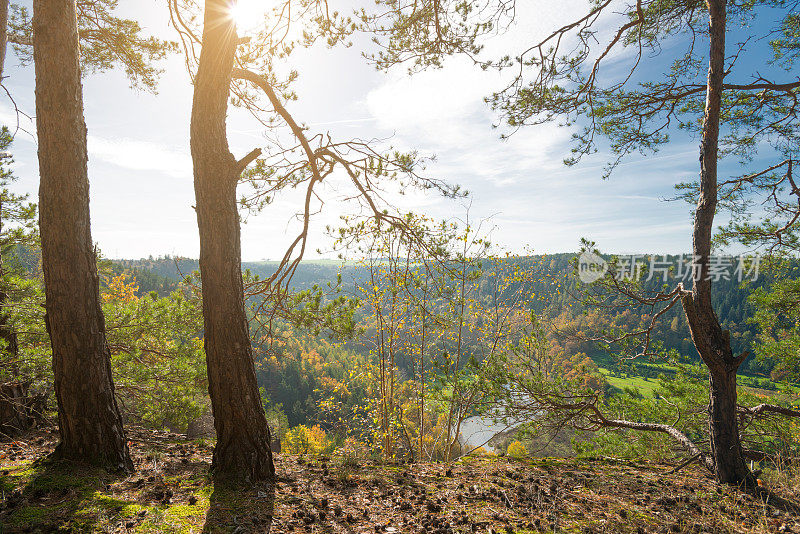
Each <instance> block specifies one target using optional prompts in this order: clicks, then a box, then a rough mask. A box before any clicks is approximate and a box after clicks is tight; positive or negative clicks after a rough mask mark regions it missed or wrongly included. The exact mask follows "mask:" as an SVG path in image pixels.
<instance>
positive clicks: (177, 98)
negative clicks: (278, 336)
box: [0, 0, 699, 261]
mask: <svg viewBox="0 0 800 534" xmlns="http://www.w3.org/2000/svg"><path fill="white" fill-rule="evenodd" d="M243 1H255V0H243ZM163 4H164V3H163V2H160V1H158V0H137V1H136V2H130V3H127V5H126V7H125V8H124V9H125V11H123V13H124V14H125V15H127V16H131V17H133V18H136V19H138V20H140V21H141V23H142V25H143V26H144V27H145V30H146V31H150V32H152V33H154V34H156V35H159V36H161V37H169V38H173V39H174V38H175V36H174V34H172V33H171V31H170V29H169V27H168V24H167V22H168V19H167V17H168V14H167V12H166V9H165V7H164V6H163ZM534 4H535V6H534ZM585 5H586V3H585V2H581V1H577V0H576V1H567V2H564V3H561V2H532V3H526V4H525V6H523V7H521V8H519V9H518V13H519V16H518V19H517V22H516V25H515V26H514V27H513V28H511V30H510V31H509V33H508V34H506V35H504V36H502V37H500V38H498V39H496V40H495V41H493V42H492V43H491V44H490V46H489V52H490V53H491V52H492V51H494V50H498V51H500V50H508V49H511V48H512V47H515V46H518V45H519V44H520V43H522V42H525V41H526V40H527V39H529V38H530V35H535V34H536V32H542V31H545V30H547V29H550V28H554V27H556V26H557V25H559V23H563V22H564V21H566V19H567V17H569V16H570V15H573V14H576V13H578V12H580V11H582V10H583V9H584V8H585ZM523 8H524V9H523ZM361 50H363V47H362V48H360V47H359V43H358V42H357V43H356V45H355V46H353V47H351V48H341V49H334V50H329V49H324V48H320V49H319V50H311V51H303V52H302V53H300V54H298V55H297V56H296V57H294V58H293V59H292V63H291V66H292V67H293V68H295V69H297V70H298V71H299V72H300V79H299V81H298V83H297V85H296V87H295V89H296V92H297V93H298V96H299V99H298V101H296V102H292V103H290V105H289V109H290V111H291V112H292V113H293V114H294V115H295V116H296V117H297V118H298V119H299V120H300V121H302V122H304V123H306V124H307V125H309V126H310V127H311V128H312V129H313V130H314V131H323V132H324V131H330V132H331V133H332V134H333V135H335V136H336V137H338V138H345V137H361V138H373V137H379V138H386V137H391V139H390V142H391V143H392V144H393V145H395V146H398V147H401V148H416V149H418V150H419V151H420V152H422V153H423V154H429V155H433V154H435V155H436V158H437V159H436V161H435V162H433V163H431V164H429V165H428V167H427V170H426V173H427V174H429V175H431V176H436V177H439V178H444V179H446V180H448V181H450V182H453V183H458V184H460V185H461V186H462V187H463V188H465V189H467V190H469V191H470V192H471V193H472V196H471V200H470V201H469V204H470V217H471V218H473V219H475V218H483V217H491V218H492V222H493V224H494V226H495V230H494V232H493V236H492V237H493V242H495V243H497V244H499V245H502V246H503V247H504V248H505V249H507V250H510V251H512V252H523V251H525V250H533V251H534V252H539V253H541V252H561V251H574V250H576V249H577V247H578V244H579V240H580V238H581V237H588V238H590V239H592V240H594V241H596V242H597V244H598V246H599V247H600V248H601V249H602V250H604V251H608V252H618V253H634V252H645V251H646V252H657V253H667V252H669V253H679V252H684V251H688V250H689V249H690V245H691V231H690V227H691V218H690V208H689V206H688V205H686V204H684V203H679V202H664V201H662V200H661V199H662V198H663V197H669V196H670V195H671V194H672V191H673V190H672V186H673V184H675V183H676V182H678V181H683V180H687V179H692V178H693V177H694V176H696V174H697V171H698V163H697V160H698V158H697V156H698V154H699V148H698V143H697V141H696V140H694V139H690V138H687V137H686V136H679V137H678V138H677V139H678V140H676V142H674V143H672V144H671V145H670V146H668V147H665V148H664V149H663V150H662V151H661V152H660V153H658V154H656V155H654V156H650V157H646V158H643V157H638V158H633V159H630V160H628V161H627V162H626V163H625V164H623V165H622V166H621V167H620V168H619V169H618V171H617V172H616V173H615V174H614V175H613V176H612V178H611V179H610V180H605V181H604V180H602V178H601V175H602V166H603V164H604V163H605V161H606V156H605V155H604V154H597V155H594V156H592V157H590V158H587V159H585V160H584V161H583V162H582V163H580V164H579V165H578V166H576V167H571V168H567V167H564V166H563V164H562V163H561V162H562V159H563V158H564V157H565V156H566V155H568V151H569V136H570V134H571V132H570V131H569V130H567V129H564V128H559V127H557V126H556V125H545V126H540V127H532V128H528V129H525V130H522V131H520V132H518V133H517V134H515V135H514V136H512V137H511V138H510V139H509V140H507V141H502V140H500V138H499V134H500V131H498V130H497V129H493V128H492V127H491V126H492V124H493V123H495V122H497V117H496V116H495V115H493V113H492V112H491V111H490V110H489V109H488V108H487V107H486V105H485V104H484V103H483V97H485V96H487V95H488V94H490V93H491V91H492V90H494V89H497V88H498V87H499V84H500V82H501V80H500V79H499V78H498V77H497V75H496V74H493V73H487V72H483V71H480V70H479V69H477V68H475V67H473V66H472V65H471V64H469V63H467V62H466V61H465V60H463V59H459V58H455V59H453V60H452V61H448V62H447V63H446V65H445V67H444V68H443V69H440V70H434V71H426V72H423V73H420V74H417V75H415V76H414V77H408V76H407V75H406V72H405V70H404V69H402V68H400V69H398V70H396V71H392V72H389V73H383V72H376V71H375V70H374V69H373V68H372V67H371V66H370V65H368V64H367V63H366V62H365V61H364V60H363V59H362V57H361V55H360V52H361ZM163 68H164V69H165V73H164V75H163V77H162V80H161V84H160V89H159V94H158V95H151V94H147V93H142V92H137V91H134V90H131V89H130V88H129V84H128V81H127V80H126V79H125V77H124V75H123V74H122V73H121V72H108V73H104V74H99V75H93V76H89V77H87V78H86V79H85V81H84V103H85V110H86V111H85V114H86V122H87V126H88V132H89V175H90V182H91V212H92V233H93V237H94V239H95V241H97V242H98V244H99V246H100V249H101V250H102V251H103V253H104V254H105V255H106V256H108V257H111V258H139V257H146V256H148V255H153V256H157V255H163V254H171V255H182V256H190V257H197V256H198V250H199V244H198V237H197V227H196V219H195V214H194V211H193V209H192V204H193V188H192V167H191V159H190V157H189V141H188V130H189V114H190V109H191V99H192V93H191V91H192V88H191V85H190V84H189V80H188V76H187V75H186V72H185V66H184V63H183V60H182V58H181V57H180V56H178V55H176V56H174V57H172V58H171V59H169V60H168V61H166V62H165V63H164V64H163ZM7 74H8V76H9V79H8V80H6V86H7V87H8V88H9V90H10V91H11V92H12V94H13V95H14V97H15V99H16V101H17V103H18V105H19V106H20V108H21V109H22V110H23V111H25V112H27V113H28V114H30V115H33V110H34V93H33V67H32V66H28V67H24V68H22V67H19V65H18V61H17V59H16V58H15V57H14V56H13V55H9V58H8V59H7ZM11 109H12V108H11V106H10V104H9V103H8V102H3V103H0V119H2V120H3V122H4V123H7V124H9V123H11V122H12V121H13V120H14V117H13V113H12V111H11ZM12 125H13V124H12ZM22 126H23V127H26V128H27V129H29V130H30V131H33V130H32V127H31V125H30V123H29V122H28V121H26V120H25V119H24V118H23V120H22ZM229 132H230V139H231V147H232V149H233V151H234V153H235V154H236V155H244V154H245V153H247V152H249V151H250V150H251V149H252V148H254V147H256V146H261V145H263V144H264V139H263V137H262V135H261V130H260V129H259V127H258V125H257V124H256V123H254V121H253V120H252V119H250V118H249V117H248V116H247V115H246V114H244V113H242V112H241V111H236V110H234V111H232V112H231V114H230V116H229ZM13 152H14V155H15V159H16V168H15V170H16V173H17V175H18V176H19V177H20V180H19V182H18V183H17V185H16V188H17V189H18V190H20V191H26V192H29V193H31V195H32V196H35V195H36V191H37V186H38V176H37V160H36V145H35V140H34V138H33V136H31V135H29V134H26V133H24V132H20V133H19V134H18V135H17V138H16V141H15V144H14V147H13ZM298 198H299V197H298V196H297V194H296V193H292V192H289V193H287V194H286V195H284V196H282V197H280V198H278V200H277V202H275V203H274V204H273V205H271V206H269V207H268V208H267V209H266V210H265V211H264V212H262V213H261V214H259V215H257V216H252V217H248V218H247V221H246V224H245V225H244V226H243V232H242V255H243V259H244V260H251V261H253V260H261V259H275V258H278V257H280V256H281V255H282V253H283V251H284V249H285V247H286V245H287V244H288V243H289V242H290V240H291V236H292V235H293V230H294V229H295V228H296V222H295V221H294V219H293V214H294V213H295V211H296V209H297V206H298ZM397 203H398V204H399V205H400V207H401V208H403V209H412V210H416V211H422V212H424V213H426V214H428V215H431V216H435V217H438V218H451V217H463V215H464V213H465V206H464V202H459V201H452V200H445V199H441V198H438V197H436V196H433V195H432V194H430V193H421V192H420V193H416V194H412V195H410V196H407V197H403V198H398V199H397ZM346 209H347V207H346V205H343V204H341V203H340V202H339V201H338V199H337V198H336V197H335V196H334V197H332V198H331V199H330V200H329V201H328V202H326V204H325V206H324V210H323V212H322V213H321V214H320V215H319V216H317V217H316V218H315V220H314V222H313V225H314V226H313V228H314V230H313V238H312V242H311V247H310V248H311V249H312V250H315V249H317V248H322V249H328V248H329V244H328V241H327V239H326V237H325V235H324V232H323V229H324V227H325V225H326V224H333V225H335V224H337V222H338V217H339V215H340V214H341V213H342V212H343V211H345V210H346ZM309 257H314V254H311V255H309Z"/></svg>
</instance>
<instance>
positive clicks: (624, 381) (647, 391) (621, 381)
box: [600, 367, 659, 397]
mask: <svg viewBox="0 0 800 534" xmlns="http://www.w3.org/2000/svg"><path fill="white" fill-rule="evenodd" d="M600 372H601V373H602V374H603V377H604V378H605V379H606V382H608V383H609V384H611V385H612V386H614V387H616V388H619V389H624V388H634V389H637V390H639V393H641V394H642V395H643V396H645V397H652V396H653V391H655V389H656V388H657V387H658V386H659V383H658V379H657V378H645V377H642V376H626V377H625V378H622V377H619V376H612V375H611V372H610V371H609V370H608V369H604V368H602V367H601V368H600Z"/></svg>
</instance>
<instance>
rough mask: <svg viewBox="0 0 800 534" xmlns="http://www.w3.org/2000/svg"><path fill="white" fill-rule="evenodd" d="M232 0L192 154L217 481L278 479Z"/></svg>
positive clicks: (214, 44) (219, 16)
mask: <svg viewBox="0 0 800 534" xmlns="http://www.w3.org/2000/svg"><path fill="white" fill-rule="evenodd" d="M231 4H232V2H230V1H229V0H206V3H205V15H204V20H203V43H202V50H201V53H200V62H199V65H198V69H197V76H196V77H195V85H194V100H193V104H192V122H191V129H190V134H191V149H192V161H193V163H194V188H195V196H196V202H197V206H196V210H197V224H198V227H199V230H200V275H201V281H202V287H203V324H204V327H205V333H204V345H205V350H206V362H207V366H208V390H209V394H210V396H211V406H212V409H213V412H214V427H215V429H216V431H217V444H216V447H215V448H214V456H213V460H212V469H213V473H214V477H215V478H216V479H217V480H228V481H231V482H243V481H249V482H257V481H264V480H267V481H268V480H273V479H274V476H275V468H274V465H273V463H272V450H271V448H270V432H269V426H268V425H267V421H266V417H265V415H264V409H263V407H262V406H261V397H260V395H259V392H258V385H257V383H256V374H255V367H254V366H253V354H252V347H251V345H250V332H249V325H248V321H247V316H246V315H245V308H244V291H243V284H242V268H241V243H240V228H239V213H238V211H237V202H236V185H237V183H238V181H239V176H240V175H241V173H242V170H243V169H244V167H245V165H246V161H250V160H251V158H249V157H248V158H245V160H243V161H241V162H240V161H237V160H236V158H234V156H233V154H231V152H230V149H229V147H228V139H227V132H226V124H225V121H226V115H227V108H228V98H229V91H230V83H231V72H232V70H233V62H234V54H235V50H236V44H237V41H238V38H237V35H236V28H235V26H234V22H233V19H232V18H231V16H230V8H231Z"/></svg>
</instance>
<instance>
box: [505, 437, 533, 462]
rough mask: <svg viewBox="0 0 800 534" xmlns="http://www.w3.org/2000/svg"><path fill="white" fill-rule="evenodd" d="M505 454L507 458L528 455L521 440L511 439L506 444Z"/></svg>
mask: <svg viewBox="0 0 800 534" xmlns="http://www.w3.org/2000/svg"><path fill="white" fill-rule="evenodd" d="M506 455H508V457H509V458H525V457H527V456H528V449H526V448H525V445H523V444H522V442H520V441H512V442H511V443H509V444H508V449H506Z"/></svg>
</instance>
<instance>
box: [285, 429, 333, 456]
mask: <svg viewBox="0 0 800 534" xmlns="http://www.w3.org/2000/svg"><path fill="white" fill-rule="evenodd" d="M331 445H332V442H331V440H329V439H328V437H327V436H326V435H325V431H324V430H322V428H320V426H319V425H314V426H312V427H311V428H308V427H307V426H306V425H297V426H296V427H294V428H291V429H289V430H287V431H286V434H285V435H284V441H283V442H282V443H281V450H282V451H285V452H287V453H289V454H310V455H314V456H318V455H320V454H322V453H324V452H326V451H328V449H330V447H331Z"/></svg>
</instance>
